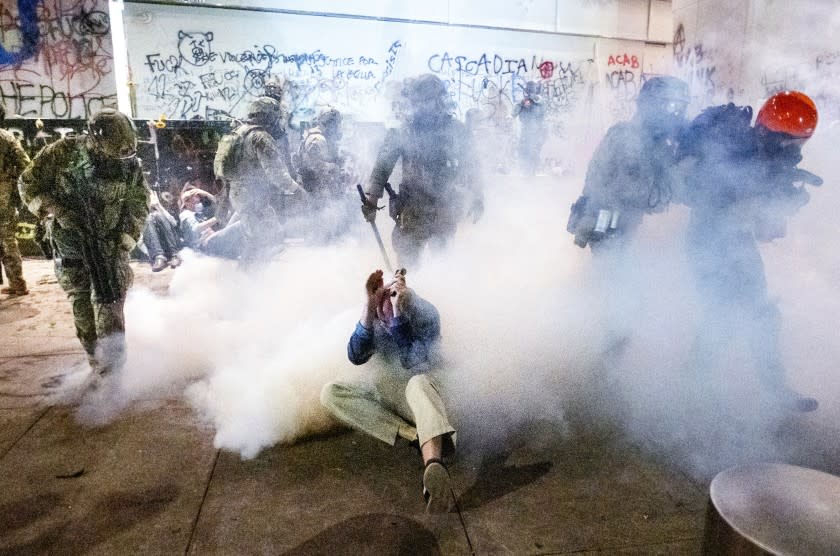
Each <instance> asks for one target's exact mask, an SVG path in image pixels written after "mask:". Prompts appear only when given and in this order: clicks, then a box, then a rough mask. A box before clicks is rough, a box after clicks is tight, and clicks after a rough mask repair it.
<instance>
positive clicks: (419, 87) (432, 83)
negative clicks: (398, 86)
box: [404, 73, 446, 103]
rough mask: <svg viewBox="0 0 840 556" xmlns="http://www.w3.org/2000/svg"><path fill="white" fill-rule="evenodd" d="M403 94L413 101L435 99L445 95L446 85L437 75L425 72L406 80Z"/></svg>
mask: <svg viewBox="0 0 840 556" xmlns="http://www.w3.org/2000/svg"><path fill="white" fill-rule="evenodd" d="M404 95H405V96H406V97H407V98H408V99H409V100H410V101H411V102H413V103H420V102H426V101H430V100H435V99H439V98H441V97H443V96H445V95H446V85H444V84H443V81H441V80H440V78H439V77H438V76H437V75H434V74H431V73H426V74H423V75H421V76H419V77H417V78H414V79H410V80H408V81H407V82H406V85H405V91H404Z"/></svg>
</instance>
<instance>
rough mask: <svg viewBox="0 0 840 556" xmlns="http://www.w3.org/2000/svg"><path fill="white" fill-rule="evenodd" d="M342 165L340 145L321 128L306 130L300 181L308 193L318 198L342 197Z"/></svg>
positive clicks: (301, 156) (301, 158)
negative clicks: (328, 137) (331, 139)
mask: <svg viewBox="0 0 840 556" xmlns="http://www.w3.org/2000/svg"><path fill="white" fill-rule="evenodd" d="M342 164H343V160H342V159H341V156H340V155H339V152H338V144H336V143H335V142H333V141H330V140H328V139H327V137H326V136H325V135H324V132H323V131H321V128H319V127H312V128H309V129H308V130H306V132H305V133H304V135H303V141H302V142H301V145H300V180H301V186H302V187H303V188H304V189H305V190H306V191H308V192H309V193H311V194H313V195H314V196H315V197H316V198H318V197H331V196H335V195H340V194H341V193H342V188H343V185H344V184H342V183H341V169H342Z"/></svg>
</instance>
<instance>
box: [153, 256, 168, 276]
mask: <svg viewBox="0 0 840 556" xmlns="http://www.w3.org/2000/svg"><path fill="white" fill-rule="evenodd" d="M167 266H169V262H168V261H167V260H166V257H164V256H163V255H158V256H157V257H155V260H154V261H153V262H152V272H160V271H161V270H163V269H164V268H166V267H167Z"/></svg>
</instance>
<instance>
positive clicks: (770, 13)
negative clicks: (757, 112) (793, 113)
mask: <svg viewBox="0 0 840 556" xmlns="http://www.w3.org/2000/svg"><path fill="white" fill-rule="evenodd" d="M673 10H674V11H673V22H674V36H673V39H672V49H673V53H674V63H675V72H676V73H677V74H678V75H680V76H682V77H684V78H685V79H687V80H688V81H689V83H690V84H691V86H692V92H693V95H694V98H695V105H696V107H697V108H699V107H702V106H706V105H708V104H714V103H720V102H725V101H727V100H728V99H732V100H734V101H735V102H736V103H739V104H751V105H754V106H758V105H760V104H761V103H762V102H763V100H764V99H766V98H767V97H768V96H770V95H771V94H773V93H774V92H776V91H779V90H783V89H801V90H803V91H805V92H806V93H808V94H809V95H810V96H811V97H812V98H814V99H815V101H817V104H818V108H819V109H820V112H821V115H822V116H823V120H826V119H827V118H830V119H832V120H834V119H837V118H838V116H837V112H838V108H837V107H838V106H840V104H838V100H840V99H838V98H837V94H836V93H835V92H834V91H835V90H836V89H837V87H836V85H835V84H836V83H838V82H840V81H838V78H840V47H837V46H836V39H835V36H834V35H836V29H837V28H838V25H840V4H838V3H837V2H836V1H835V0H809V1H808V2H784V1H781V0H747V1H741V2H733V1H731V0H674V3H673Z"/></svg>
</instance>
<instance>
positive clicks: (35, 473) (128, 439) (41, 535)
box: [0, 260, 830, 555]
mask: <svg viewBox="0 0 840 556" xmlns="http://www.w3.org/2000/svg"><path fill="white" fill-rule="evenodd" d="M25 268H26V276H27V279H28V280H29V283H30V287H31V291H32V294H31V295H29V296H26V297H21V298H5V299H2V300H0V354H2V355H0V554H16V555H20V554H44V553H50V554H177V553H184V554H280V553H283V554H471V553H474V554H669V555H670V554H698V553H699V552H700V550H701V546H702V536H703V525H704V515H705V506H706V492H707V484H708V481H707V480H705V479H689V478H687V477H686V476H684V475H683V474H681V473H680V472H679V471H678V470H677V466H676V465H674V464H673V462H669V461H663V459H662V457H658V456H654V455H652V454H653V452H652V451H650V450H648V449H646V448H645V447H644V446H642V445H641V444H640V443H638V442H632V441H630V440H628V439H627V438H626V437H624V436H623V435H622V434H621V433H620V431H619V427H617V426H616V425H615V424H614V423H609V422H598V421H594V422H593V421H592V420H591V419H588V418H587V417H586V412H585V411H577V412H576V411H574V410H572V411H570V418H569V426H568V427H567V429H566V430H563V431H562V433H561V431H558V430H557V427H556V426H553V425H551V424H549V423H542V422H533V423H529V424H528V426H527V427H526V428H525V429H524V430H519V431H516V434H515V437H516V438H517V439H518V441H517V442H516V443H512V444H510V446H509V448H508V449H506V450H498V451H496V453H493V454H487V453H483V454H479V453H477V452H476V451H471V450H470V449H469V443H468V442H466V443H465V444H466V447H465V450H464V451H463V453H462V454H461V455H460V456H459V458H457V459H456V460H455V462H454V464H453V465H452V466H451V472H452V475H453V477H454V484H455V488H456V491H457V492H456V494H457V511H455V512H453V513H451V514H448V515H444V516H439V517H427V516H425V515H424V513H423V504H422V498H421V493H420V477H421V473H422V468H421V465H420V463H419V460H418V459H417V457H416V455H415V454H414V453H413V450H412V448H410V447H408V446H406V445H402V446H399V445H398V447H397V448H391V447H389V446H387V445H384V444H382V443H379V442H377V441H375V440H372V439H370V438H367V437H365V436H362V435H360V434H357V433H354V432H344V433H339V434H335V435H330V436H321V437H316V438H311V439H307V440H304V441H302V442H299V443H297V444H294V445H291V446H275V447H273V448H271V449H268V450H264V451H263V452H262V453H261V454H260V455H259V456H258V457H256V458H255V459H252V460H242V459H241V458H240V457H239V455H238V454H234V453H230V452H226V451H220V450H217V449H216V448H214V446H213V430H212V429H211V428H209V427H208V426H207V425H206V424H205V423H202V422H201V420H200V418H199V416H197V415H196V414H195V413H194V412H193V411H192V410H191V409H190V407H188V406H187V405H186V404H185V403H184V402H183V401H181V400H174V399H173V400H156V401H147V402H143V403H140V404H137V405H136V406H135V407H133V408H131V410H129V411H126V412H124V413H123V414H122V415H121V416H120V417H119V418H118V419H117V420H115V421H114V422H112V423H111V424H109V425H107V426H103V427H99V428H88V427H85V426H83V425H80V424H79V423H77V421H76V419H75V408H74V407H73V406H67V405H55V404H51V403H50V402H49V400H50V399H51V397H50V396H51V394H52V393H53V392H54V391H55V390H56V388H59V387H60V385H61V383H62V381H63V376H64V375H63V373H66V372H67V369H70V368H78V366H79V365H82V364H83V362H84V356H83V353H82V351H81V349H80V346H79V344H78V342H77V340H76V338H75V336H74V333H73V329H72V319H71V316H70V312H69V305H68V304H67V302H66V301H65V299H64V295H63V293H62V292H61V290H60V288H59V287H58V285H57V283H56V281H55V278H54V277H53V275H52V268H51V264H50V263H48V262H47V261H39V260H27V261H26V264H25ZM136 274H137V278H136V281H137V282H139V283H142V284H145V285H147V286H151V287H152V289H154V290H157V291H160V292H165V291H166V284H167V281H168V279H169V276H171V274H172V271H166V272H164V273H161V274H159V275H152V274H151V273H150V272H149V270H148V266H147V265H141V266H139V267H137V271H136ZM826 457H827V458H828V456H826ZM828 459H830V458H828Z"/></svg>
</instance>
